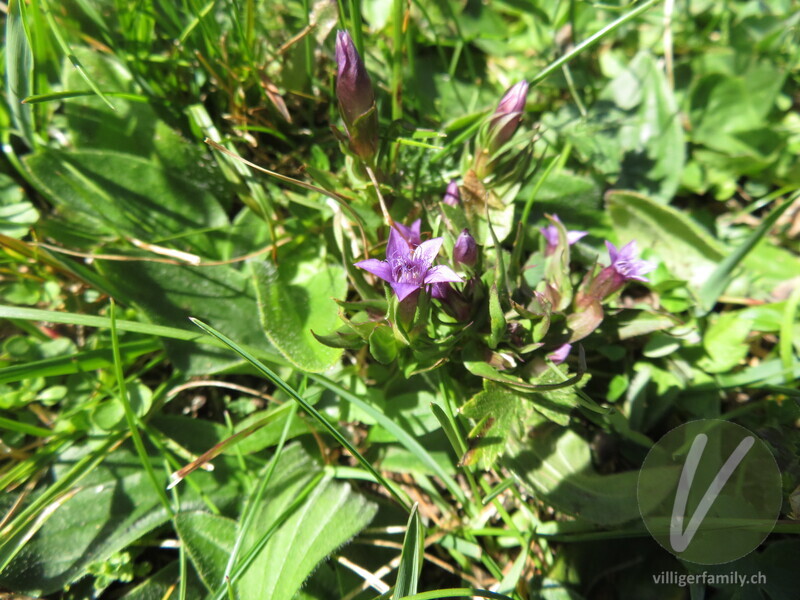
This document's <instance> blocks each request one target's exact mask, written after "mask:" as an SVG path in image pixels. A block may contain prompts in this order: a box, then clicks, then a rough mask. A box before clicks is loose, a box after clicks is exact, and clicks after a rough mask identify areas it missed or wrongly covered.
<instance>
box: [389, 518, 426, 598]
mask: <svg viewBox="0 0 800 600" xmlns="http://www.w3.org/2000/svg"><path fill="white" fill-rule="evenodd" d="M424 534H425V530H424V529H423V527H422V520H421V519H420V516H419V507H418V506H417V504H416V503H415V504H414V506H413V507H412V508H411V514H410V515H409V517H408V525H407V526H406V535H405V538H404V539H403V550H402V553H401V555H400V565H399V566H398V567H397V582H396V583H395V585H394V593H393V594H392V598H393V599H394V600H399V599H400V598H405V597H406V596H411V595H413V594H416V593H417V586H418V585H419V576H420V573H422V555H423V552H424V550H425V546H424V541H423V538H424Z"/></svg>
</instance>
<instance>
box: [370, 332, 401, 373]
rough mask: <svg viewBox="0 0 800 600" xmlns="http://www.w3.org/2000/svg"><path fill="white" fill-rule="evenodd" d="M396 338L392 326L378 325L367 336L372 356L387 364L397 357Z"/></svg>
mask: <svg viewBox="0 0 800 600" xmlns="http://www.w3.org/2000/svg"><path fill="white" fill-rule="evenodd" d="M397 351H398V348H397V340H396V339H395V337H394V332H393V331H392V328H391V327H389V326H388V325H378V327H376V328H375V329H373V330H372V333H371V334H370V336H369V353H370V354H371V355H372V358H374V359H375V360H377V361H378V362H379V363H381V364H383V365H388V364H389V363H391V362H392V361H394V359H395V358H397Z"/></svg>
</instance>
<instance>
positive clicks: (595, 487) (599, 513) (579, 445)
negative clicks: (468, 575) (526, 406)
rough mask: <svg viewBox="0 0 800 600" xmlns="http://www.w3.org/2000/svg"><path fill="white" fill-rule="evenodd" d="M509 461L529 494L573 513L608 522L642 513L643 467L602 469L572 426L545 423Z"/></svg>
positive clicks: (512, 450)
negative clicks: (596, 467) (609, 472)
mask: <svg viewBox="0 0 800 600" xmlns="http://www.w3.org/2000/svg"><path fill="white" fill-rule="evenodd" d="M505 462H506V464H507V466H508V468H509V469H510V470H511V472H512V473H513V474H514V476H515V477H516V478H517V479H518V480H519V482H520V483H521V484H522V485H523V486H525V487H526V488H527V489H528V490H530V492H531V493H533V494H535V495H536V496H537V497H539V498H541V499H543V500H544V501H545V502H547V503H548V504H551V505H552V506H553V507H555V508H556V509H558V510H561V511H563V512H565V513H567V514H569V515H573V516H576V517H580V518H582V519H586V520H588V521H591V522H593V523H597V524H598V525H606V526H614V525H619V524H621V523H625V522H627V521H632V520H636V519H639V518H640V516H639V506H638V503H637V499H636V486H637V482H638V480H639V472H638V471H626V472H622V473H615V474H613V475H600V474H598V473H597V472H596V471H595V470H594V467H593V465H592V457H591V449H590V447H589V443H588V442H587V441H585V440H584V439H583V438H581V437H580V436H578V435H577V434H576V433H574V432H573V431H571V430H569V429H565V428H562V427H555V426H551V427H542V428H539V429H537V430H536V431H535V433H534V435H532V436H527V437H525V438H520V439H518V440H515V441H514V443H513V444H510V448H509V452H508V453H507V454H506V458H505ZM665 493H666V490H665ZM653 495H654V496H658V494H653Z"/></svg>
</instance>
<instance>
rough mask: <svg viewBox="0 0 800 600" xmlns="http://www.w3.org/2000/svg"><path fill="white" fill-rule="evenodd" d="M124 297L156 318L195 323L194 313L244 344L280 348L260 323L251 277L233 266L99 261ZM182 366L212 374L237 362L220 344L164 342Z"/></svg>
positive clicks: (177, 323) (161, 321)
mask: <svg viewBox="0 0 800 600" xmlns="http://www.w3.org/2000/svg"><path fill="white" fill-rule="evenodd" d="M97 265H98V269H99V270H100V272H101V273H102V274H103V275H105V276H106V278H107V279H108V280H109V281H110V282H111V283H113V284H114V286H115V288H116V289H117V291H118V294H119V295H120V298H121V299H124V300H127V301H129V302H133V303H134V304H135V305H136V306H137V307H138V308H140V309H141V310H142V312H143V313H144V315H145V316H146V317H147V318H148V319H149V320H150V321H152V322H154V323H157V324H160V325H171V326H173V327H191V326H192V325H191V323H190V322H189V317H197V318H201V319H207V320H209V321H211V322H213V323H214V324H215V325H216V326H217V327H218V328H219V329H221V330H223V331H225V332H226V333H228V334H230V335H233V336H236V338H237V339H239V340H240V341H241V342H242V343H243V344H247V345H249V346H252V347H254V348H258V349H261V350H265V351H269V350H272V352H274V353H275V355H276V356H277V352H275V350H274V349H273V348H272V347H271V345H270V344H269V341H268V340H267V339H266V338H265V336H264V333H263V332H262V331H261V329H260V328H259V327H258V304H257V302H256V297H255V293H254V290H253V285H252V281H251V278H250V277H249V276H248V275H247V274H246V273H243V272H240V271H237V270H236V269H235V268H234V267H231V266H227V265H223V266H215V267H191V266H181V265H168V264H161V263H152V262H119V261H97ZM164 345H165V347H166V349H167V352H168V354H169V357H170V359H171V360H172V361H173V362H174V363H175V365H176V366H177V367H178V368H179V369H180V370H182V371H186V372H189V373H192V374H204V375H205V374H208V373H211V372H215V371H219V370H221V369H224V368H227V367H229V366H231V365H233V364H236V363H238V362H239V361H238V360H235V359H233V358H232V357H231V356H230V354H229V353H228V352H226V351H224V350H220V349H219V348H209V347H204V346H202V345H199V344H186V343H181V342H175V341H171V340H169V341H165V344H164Z"/></svg>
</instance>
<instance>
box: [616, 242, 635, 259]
mask: <svg viewBox="0 0 800 600" xmlns="http://www.w3.org/2000/svg"><path fill="white" fill-rule="evenodd" d="M637 255H638V252H637V251H636V240H631V241H630V242H628V243H627V244H625V245H624V246H623V247H622V248H620V249H619V254H618V256H617V259H616V260H617V261H619V260H636V256H637ZM615 262H616V261H615Z"/></svg>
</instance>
